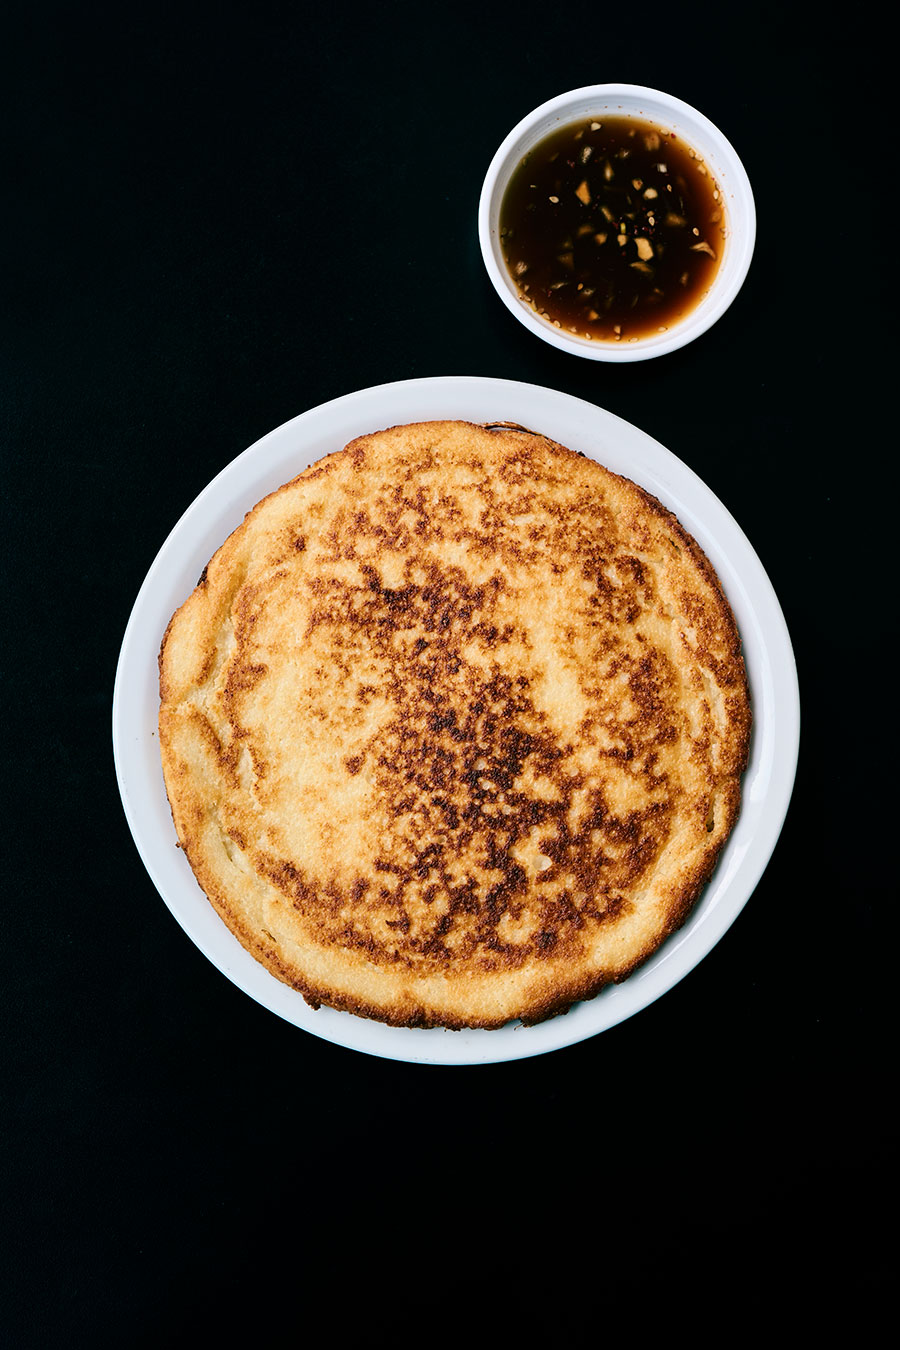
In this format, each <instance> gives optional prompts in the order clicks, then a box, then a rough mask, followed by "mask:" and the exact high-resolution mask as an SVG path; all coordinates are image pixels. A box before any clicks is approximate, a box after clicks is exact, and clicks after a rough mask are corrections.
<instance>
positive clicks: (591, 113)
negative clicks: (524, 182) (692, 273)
mask: <svg viewBox="0 0 900 1350" xmlns="http://www.w3.org/2000/svg"><path fill="white" fill-rule="evenodd" d="M604 116H606V117H636V118H640V119H643V120H645V121H649V122H654V123H656V124H657V125H658V126H660V127H665V128H666V129H667V130H669V131H673V132H675V134H676V135H678V136H679V137H680V138H682V139H683V140H684V141H686V142H687V144H688V145H690V146H692V147H693V149H694V150H696V151H697V153H698V154H699V155H700V156H701V158H702V159H703V160H704V161H705V163H706V164H707V165H708V166H709V169H710V171H711V172H712V174H713V176H714V177H715V179H716V182H717V184H718V186H719V188H720V190H721V193H722V197H723V200H724V205H725V250H724V253H723V256H722V259H721V261H720V263H719V268H718V271H717V272H716V276H715V280H714V282H713V284H712V286H711V287H710V289H709V291H708V292H707V294H706V295H705V296H704V297H703V298H702V299H701V300H700V302H699V303H698V304H697V305H696V306H695V307H694V309H693V310H691V311H690V312H689V313H688V314H686V315H685V316H684V317H683V318H682V319H680V320H679V321H678V322H677V323H675V324H674V325H671V326H670V327H669V328H668V329H667V330H666V331H665V332H664V333H655V334H652V335H650V336H648V337H643V338H639V339H637V340H634V341H628V342H610V341H604V340H599V339H594V338H584V337H577V336H576V335H575V334H574V333H566V332H564V331H563V330H561V329H559V328H556V327H554V325H553V324H552V323H550V322H549V321H548V320H547V319H544V318H542V317H541V316H540V315H539V314H538V313H537V312H536V311H535V310H534V309H533V308H532V307H531V306H530V305H527V304H526V303H525V302H524V301H523V300H521V299H520V298H519V292H518V287H517V285H516V283H515V281H514V280H513V278H512V277H511V276H510V274H509V271H508V270H507V266H506V263H505V261H504V259H503V251H502V249H501V246H500V227H499V217H500V205H501V202H502V201H503V196H504V193H505V192H506V188H507V185H508V183H509V180H510V177H511V175H512V173H513V172H514V170H515V169H516V168H517V167H518V165H519V164H520V162H521V160H522V158H523V157H524V156H525V155H526V154H527V153H528V152H529V151H530V150H532V149H533V148H534V146H535V145H537V144H538V143H539V142H540V141H542V140H543V139H544V137H545V136H548V135H550V133H551V132H553V131H555V130H556V128H557V127H563V126H567V125H568V124H569V123H573V122H580V121H583V120H585V119H586V118H588V117H596V118H602V117H604ZM478 235H479V239H480V242H481V253H482V257H483V258H484V264H485V267H486V268H487V271H488V276H489V277H490V279H491V281H492V282H493V285H494V288H495V290H496V291H497V294H498V295H499V296H500V299H501V300H502V301H503V303H504V304H505V305H506V307H507V309H508V310H509V311H510V312H511V313H512V314H514V315H515V317H516V318H517V319H518V320H519V322H520V323H523V324H524V325H525V327H526V328H529V329H530V330H531V331H532V333H536V334H537V336H538V337H540V338H543V340H544V341H545V342H549V343H551V345H552V346H554V347H559V348H561V350H562V351H565V352H570V353H572V354H573V355H574V356H584V357H587V359H588V360H591V361H646V360H648V359H649V358H650V357H652V356H662V355H663V354H664V353H666V352H671V351H675V350H676V348H678V347H683V346H684V345H685V343H688V342H692V341H693V340H694V338H697V337H699V336H700V334H701V333H705V332H706V330H707V329H708V328H710V327H711V326H712V324H714V323H715V322H716V320H717V319H718V318H720V317H721V315H722V314H724V312H725V310H726V309H727V308H728V306H729V305H730V304H731V302H732V300H734V298H735V296H736V295H737V293H738V291H739V290H740V288H741V286H742V285H743V283H744V278H745V277H746V275H747V271H748V269H749V267H750V260H751V258H752V256H753V246H754V243H755V240H756V207H755V204H754V200H753V192H752V189H751V187H750V180H749V179H748V177H747V174H746V171H745V169H744V166H743V164H742V163H741V161H740V159H739V158H738V156H737V153H736V151H735V150H734V148H733V146H732V145H731V144H730V142H729V141H728V140H726V138H725V136H723V134H722V132H721V131H719V129H718V127H716V126H714V125H713V123H712V122H710V120H709V119H708V118H707V117H704V115H703V114H702V113H700V112H697V110H696V109H695V108H692V107H690V106H689V105H688V104H687V103H683V102H682V101H681V100H680V99H677V98H673V97H672V95H671V94H663V93H660V92H659V91H658V90H656V89H645V88H644V87H643V86H641V85H636V84H595V85H588V86H586V87H585V88H583V89H574V90H572V91H571V92H570V93H568V94H560V95H559V96H558V97H557V98H553V99H550V100H549V102H547V103H542V104H541V106H540V107H539V108H535V110H534V111H533V112H531V113H529V114H528V116H527V117H524V118H523V119H522V121H521V122H519V123H518V125H517V126H515V127H513V129H512V131H511V132H510V133H509V135H508V136H507V137H506V139H505V140H504V141H503V143H502V145H501V146H500V148H499V149H498V151H497V153H496V154H495V155H494V158H493V159H492V160H491V164H490V167H489V169H488V171H487V175H486V176H485V180H484V185H483V187H482V190H481V199H480V201H479V206H478Z"/></svg>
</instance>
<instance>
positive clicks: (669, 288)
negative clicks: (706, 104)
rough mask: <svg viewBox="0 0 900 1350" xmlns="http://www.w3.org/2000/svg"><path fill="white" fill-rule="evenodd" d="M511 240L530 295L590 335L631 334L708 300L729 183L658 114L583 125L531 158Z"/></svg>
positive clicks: (514, 263)
mask: <svg viewBox="0 0 900 1350" xmlns="http://www.w3.org/2000/svg"><path fill="white" fill-rule="evenodd" d="M500 239H501V246H502V249H503V255H504V258H505V260H506V265H507V268H508V269H509V273H510V276H511V277H512V278H513V280H514V281H515V283H516V285H517V287H518V289H519V296H520V298H521V299H522V300H523V301H525V303H526V304H529V305H531V306H532V307H533V308H534V310H535V312H536V313H538V314H539V315H541V316H542V317H543V318H545V319H546V320H547V321H548V322H549V323H552V324H555V326H556V327H558V328H561V329H563V330H564V331H566V332H570V333H574V334H576V335H577V336H579V337H585V338H593V339H595V340H599V341H608V342H617V341H618V342H627V341H629V340H630V341H635V340H637V339H638V338H644V337H649V336H652V335H653V334H655V333H657V332H664V331H666V330H667V329H668V328H671V327H672V326H673V325H674V324H676V323H677V322H678V321H679V320H680V319H681V318H683V317H684V316H685V315H686V314H688V313H690V311H691V310H692V309H694V308H695V307H696V306H697V305H698V304H699V302H700V301H701V300H702V299H703V297H704V295H706V293H707V291H708V290H709V287H710V285H711V284H712V281H713V279H714V278H715V275H716V272H717V271H718V267H719V262H720V259H721V257H722V253H723V249H724V242H725V211H724V206H723V202H722V198H721V193H720V190H719V187H718V185H717V183H716V182H715V180H714V179H713V177H712V175H711V173H710V172H709V171H708V169H707V167H706V165H705V164H704V162H703V160H702V159H701V158H700V156H699V155H698V154H697V152H696V151H695V150H693V149H692V148H691V146H690V145H688V144H687V143H686V142H685V141H684V140H683V139H682V138H681V137H680V136H678V135H676V133H674V132H672V131H669V130H667V129H665V128H662V127H659V126H656V125H654V124H653V123H650V122H645V121H640V120H638V119H636V118H630V117H606V118H603V119H602V120H590V119H588V120H587V121H584V122H578V123H573V124H571V125H569V126H566V127H562V128H560V129H559V130H558V131H554V132H552V133H551V134H550V135H549V136H547V137H546V138H545V139H544V140H543V141H540V142H539V143H538V144H537V145H536V146H535V147H534V148H533V149H532V150H530V151H529V153H528V154H527V155H526V156H525V158H524V159H523V160H522V162H521V163H520V164H519V166H518V167H517V169H516V170H515V172H514V173H513V176H512V178H511V180H510V183H509V186H508V188H507V190H506V193H505V194H504V197H503V201H502V203H501V206H500Z"/></svg>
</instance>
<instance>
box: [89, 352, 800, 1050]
mask: <svg viewBox="0 0 900 1350" xmlns="http://www.w3.org/2000/svg"><path fill="white" fill-rule="evenodd" d="M442 418H462V419H466V420H469V421H473V422H517V423H519V424H521V425H522V426H525V427H527V428H529V430H532V431H537V432H542V433H543V434H545V435H547V436H550V437H552V438H553V439H554V440H557V441H559V442H561V443H562V444H563V445H568V446H569V447H571V448H574V449H578V450H582V451H584V452H585V453H586V454H589V455H593V456H594V457H595V458H596V459H598V460H600V461H601V462H602V463H604V464H606V465H607V466H608V467H609V468H611V469H613V470H615V471H616V472H618V473H621V474H624V475H625V476H627V477H628V478H631V479H633V480H634V481H635V482H637V483H640V484H641V485H642V486H643V487H645V488H646V489H647V490H648V491H649V492H652V493H653V494H654V496H657V497H659V498H660V500H661V501H662V502H663V503H664V504H665V505H666V506H668V507H669V508H670V509H671V510H672V511H674V512H675V514H676V516H677V517H678V518H679V520H680V521H681V523H682V524H683V525H684V526H685V528H686V529H687V530H688V531H689V532H690V533H691V534H693V535H694V537H695V538H696V539H697V540H698V542H699V543H700V544H701V545H702V547H703V548H704V549H705V550H706V553H707V554H708V556H709V558H710V559H711V561H712V563H713V565H714V566H715V568H716V570H717V571H718V573H719V577H720V579H721V581H722V585H723V586H724V589H725V592H726V594H727V596H728V598H729V600H730V602H731V605H732V608H733V610H734V612H735V615H736V617H737V621H738V624H739V626H740V630H741V634H742V637H743V643H744V655H745V659H746V663H747V671H748V675H749V680H750V688H751V695H752V699H753V709H754V719H755V720H754V731H753V741H752V747H751V757H750V764H749V767H748V770H747V773H746V776H745V780H744V800H743V807H742V810H741V814H740V817H739V819H738V822H737V825H736V827H735V829H734V831H733V833H732V835H731V838H730V839H729V841H728V843H727V845H726V847H725V849H724V850H723V853H722V856H721V858H720V860H719V864H718V866H717V868H716V871H715V873H714V875H713V877H712V879H711V880H710V883H709V885H708V886H707V888H706V890H705V892H704V894H703V896H702V898H701V900H700V902H699V903H698V905H697V906H696V908H695V910H694V911H693V913H692V915H691V917H690V919H689V921H688V922H687V924H685V926H684V927H683V928H682V929H681V930H680V931H679V932H678V933H676V934H675V935H674V936H673V937H672V938H670V939H669V941H668V942H666V943H665V944H664V946H663V947H662V948H661V949H660V951H659V952H658V953H657V954H656V955H655V956H654V957H653V958H652V959H651V960H650V961H648V962H647V963H646V965H644V966H642V967H641V968H640V969H639V970H638V971H636V972H635V974H633V975H632V976H631V977H630V978H629V979H628V980H626V981H625V982H624V983H623V984H621V985H616V986H614V987H611V988H609V989H605V990H604V991H603V992H602V993H600V994H599V995H598V996H597V997H596V998H595V999H592V1000H590V1001H589V1002H586V1003H580V1004H578V1005H576V1007H574V1008H573V1009H572V1010H571V1011H570V1012H569V1013H567V1014H566V1015H565V1016H563V1017H557V1018H554V1019H552V1020H551V1021H548V1022H543V1023H541V1024H540V1025H538V1026H535V1027H523V1026H521V1025H520V1024H518V1023H511V1024H510V1025H509V1026H507V1027H504V1028H502V1029H501V1030H499V1031H444V1030H430V1031H423V1030H411V1029H407V1028H398V1027H388V1026H383V1025H381V1024H380V1023H378V1022H371V1021H367V1020H366V1019H364V1018H359V1017H353V1016H351V1015H350V1014H349V1013H341V1012H335V1011H333V1010H332V1009H330V1008H320V1009H319V1010H318V1011H313V1010H312V1009H311V1008H309V1007H308V1006H307V1004H306V1003H305V1002H304V1001H303V999H302V997H301V996H300V994H298V993H296V992H295V991H293V990H291V989H289V988H288V987H287V986H286V985H283V984H281V982H280V981H278V980H276V979H275V978H274V977H273V976H271V975H269V974H268V972H267V971H266V970H265V969H264V968H263V967H262V966H261V965H259V963H258V962H257V961H255V960H254V959H253V957H252V956H250V955H248V953H247V952H245V951H244V949H243V947H241V946H240V944H239V943H238V942H237V941H236V939H235V938H233V937H232V935H231V933H230V932H229V931H228V929H227V928H226V927H225V925H224V924H223V923H222V921H221V920H220V919H219V917H218V915H217V914H216V913H215V911H214V910H213V908H212V906H211V905H210V904H209V902H208V901H207V899H206V897H205V896H204V895H203V893H202V892H201V890H200V888H199V887H198V885H197V882H196V881H195V879H194V875H193V873H192V872H191V869H190V867H189V866H188V863H187V861H186V860H185V858H184V855H183V854H182V852H181V850H180V849H178V848H176V844H175V832H174V829H173V826H172V817H171V814H170V812H169V805H168V800H167V798H166V793H165V788H164V786H163V779H162V771H161V768H160V760H159V752H158V744H157V730H156V722H157V709H158V700H159V691H158V684H157V678H158V672H157V654H158V652H159V645H160V641H161V639H162V636H163V633H164V631H165V628H166V625H167V623H168V621H169V619H170V618H171V616H172V614H173V612H174V611H175V609H176V608H177V607H178V606H179V605H180V604H181V603H182V601H183V600H185V599H186V597H187V596H188V595H189V594H190V592H191V590H192V589H193V587H194V586H195V584H196V582H197V580H198V578H199V576H200V574H201V572H202V571H203V568H204V567H205V566H206V564H207V562H208V561H209V559H210V558H211V556H212V554H213V553H214V552H215V550H216V549H217V548H218V547H219V545H220V544H221V543H222V542H223V541H224V540H225V538H226V537H227V536H228V534H230V532H231V531H232V530H233V529H234V528H235V526H237V525H238V524H239V523H240V522H241V520H242V519H243V517H244V514H245V512H246V511H248V510H249V509H250V508H251V507H252V506H254V505H255V504H256V503H257V502H258V501H259V500H260V498H261V497H263V496H265V494H266V493H267V492H270V491H271V490H272V489H274V488H277V487H279V486H280V485H281V484H282V483H285V482H287V481H288V480H289V479H291V478H293V477H294V475H295V474H297V473H299V472H300V470H301V469H303V468H304V467H305V466H306V465H307V464H310V463H312V462H313V461H314V460H316V459H319V458H320V457H321V456H322V455H324V454H326V453H328V452H330V451H333V450H337V449H340V448H341V447H342V446H343V445H345V444H346V442H347V441H349V440H352V438H353V437H354V436H358V435H361V434H364V433H366V432H370V431H377V430H379V429H381V428H384V427H387V426H392V425H397V424H400V423H404V422H414V421H433V420H437V419H442ZM799 731H800V708H799V695H798V688H797V674H796V667H795V663H794V657H793V652H792V648H791V642H790V637H789V635H788V632H787V628H786V625H785V622H784V617H783V615H782V612H781V607H780V605H779V603H778V600H777V597H776V595H775V593H774V591H773V589H772V586H771V583H770V582H769V579H768V577H767V576H766V573H765V571H764V570H763V567H762V564H761V563H760V561H759V559H758V558H757V556H756V554H755V553H754V551H753V549H752V547H751V546H750V543H749V542H748V540H747V538H746V537H745V535H744V534H743V532H742V531H741V529H740V527H739V526H738V524H737V523H736V522H735V520H734V519H733V517H732V516H731V515H730V514H729V512H728V511H727V510H726V509H725V507H724V506H723V505H722V503H721V502H720V501H719V500H718V498H717V497H715V496H714V495H713V493H712V492H711V491H710V490H709V488H707V487H706V486H705V485H704V483H702V482H701V480H700V479H699V478H698V477H697V475H696V474H695V473H694V472H693V471H692V470H691V469H689V468H688V467H687V466H686V465H685V464H682V463H681V461H680V460H678V459H676V457H675V456H674V455H673V454H671V453H670V452H669V451H668V450H666V449H665V448H664V447H663V446H661V445H660V444H659V443H658V442H657V441H654V440H652V439H651V437H649V436H647V435H645V434H644V432H642V431H639V430H638V429H637V428H636V427H633V426H631V425H630V424H629V423H627V422H624V421H622V419H621V418H619V417H615V416H613V415H612V414H611V413H608V412H604V411H603V410H602V409H600V408H596V407H594V405H593V404H590V403H587V402H584V401H582V400H581V399H576V398H572V397H570V396H569V395H568V394H562V393H558V392H556V391H555V390H550V389H541V388H538V387H536V386H534V385H528V384H519V383H516V382H513V381H508V380H493V379H481V378H477V377H468V376H449V377H444V378H438V379H422V380H408V381H402V382H398V383H395V384H385V385H379V386H377V387H375V388H373V389H364V390H361V391H359V392H358V393H353V394H348V395H347V396H346V397H344V398H338V399H335V400H333V401H332V402H330V403H325V404H323V405H322V406H321V407H318V408H313V409H311V410H310V411H309V412H305V413H301V415H300V416H299V417H295V418H293V419H292V420H291V421H290V422H286V423H285V424H284V426H281V427H278V428H277V429H276V430H275V431H272V432H270V433H269V434H268V435H267V436H264V437H263V438H262V440H259V441H257V442H256V444H255V445H251V446H250V448H249V449H248V450H245V451H244V452H243V454H241V455H239V456H238V457H237V459H235V460H234V461H233V462H232V463H231V464H229V465H228V466H227V468H225V469H223V470H222V472H221V473H220V474H219V475H218V476H217V477H216V478H214V479H213V481H212V482H211V483H210V484H209V486H208V487H206V488H205V489H204V491H203V492H201V493H200V495H199V497H197V499H196V501H194V503H193V504H192V505H191V506H190V507H189V508H188V510H187V511H186V512H185V514H184V515H183V516H182V518H181V519H180V520H179V522H178V524H177V525H176V526H175V528H174V529H173V531H172V533H171V534H170V535H169V537H168V539H167V540H166V542H165V543H164V544H163V546H162V548H161V549H160V551H159V553H158V555H157V557H156V559H155V561H154V563H153V565H152V567H151V568H150V571H149V572H148V574H147V577H146V579H145V581H144V584H143V586H142V587H141V589H140V592H139V593H138V597H137V600H136V601H135V605H134V609H133V610H132V613H131V617H130V619H129V622H128V626H127V628H126V630H125V636H124V639H123V642H122V650H121V653H120V656H119V665H118V670H117V673H116V685H115V693H114V697H113V748H114V752H115V763H116V773H117V775H118V780H119V790H120V792H121V796H122V804H123V806H124V809H125V815H126V818H127V820H128V824H129V826H130V828H131V832H132V834H133V836H134V840H135V843H136V845H137V848H138V851H139V852H140V855H141V857H142V859H143V861H144V864H145V866H146V868H147V871H148V872H149V874H150V876H151V878H152V880H153V882H154V884H155V886H156V887H157V889H158V890H159V892H160V894H161V895H162V897H163V899H164V900H165V902H166V904H167V905H168V906H169V909H170V910H171V911H172V913H173V914H174V916H175V918H176V919H177V920H178V922H179V923H180V924H181V926H182V928H184V930H185V932H186V933H187V934H188V936H189V937H190V938H191V939H192V941H193V942H194V943H196V945H197V946H198V947H199V948H200V950H201V951H202V952H203V953H204V954H205V955H206V956H207V957H208V958H209V959H210V961H212V962H213V964H214V965H215V966H217V967H218V969H219V970H220V971H222V973H223V974H225V975H226V976H227V977H228V979H230V980H231V981H233V983H234V984H236V985H237V986H238V987H239V988H240V989H243V990H244V992H245V993H247V994H249V995H250V996H251V997H252V998H254V999H256V1000H257V1001H258V1002H259V1003H261V1004H262V1005H263V1006H264V1007H266V1008H269V1009H270V1010H271V1011H272V1012H274V1013H277V1014H278V1015H279V1016H280V1017H283V1018H285V1019H286V1021H288V1022H292V1023H293V1024H294V1025H295V1026H298V1027H302V1028H303V1029H304V1030H305V1031H310V1032H312V1033H313V1034H314V1035H316V1036H321V1037H323V1038H324V1039H325V1040H329V1041H333V1042H335V1043H336V1044H338V1045H343V1046H347V1047H349V1048H352V1049H355V1050H360V1051H364V1052H366V1053H368V1054H373V1055H380V1056H383V1057H385V1058H389V1059H397V1060H407V1061H414V1062H418V1063H422V1064H483V1063H497V1062H500V1061H503V1060H509V1059H520V1058H525V1057H527V1056H530V1055H538V1054H543V1053H545V1052H546V1051H549V1050H555V1049H558V1048H560V1047H562V1046H566V1045H571V1044H573V1043H575V1042H576V1041H581V1040H584V1039H585V1038H586V1037H588V1036H594V1035H596V1034H597V1033H598V1032H600V1031H604V1030H606V1029H607V1028H609V1027H612V1026H614V1025H615V1024H616V1023H618V1022H621V1021H623V1020H624V1019H625V1018H627V1017H630V1016H632V1014H634V1013H636V1012H638V1011H639V1010H640V1009H642V1008H645V1007H646V1006H647V1005H648V1004H649V1003H652V1002H653V1001H654V1000H655V999H657V998H659V996H660V995H661V994H663V993H665V992H666V991H667V990H669V989H671V988H672V986H673V985H674V984H676V983H677V982H678V981H679V980H680V979H682V977H683V976H684V975H686V974H687V973H688V972H689V971H690V970H691V969H692V968H693V967H694V966H695V965H696V964H697V962H698V961H700V960H701V959H702V957H704V956H705V955H706V954H707V953H708V952H709V951H710V950H711V949H712V948H713V947H714V946H715V944H716V942H718V940H719V938H721V936H722V935H723V933H725V932H726V930H727V929H728V928H729V927H730V925H731V924H732V923H733V921H734V920H735V918H736V917H737V915H738V914H739V913H740V911H741V909H742V908H743V906H744V905H745V903H746V902H747V900H748V899H749V897H750V895H751V894H752V893H753V890H754V887H755V886H756V884H757V882H758V881H759V878H760V877H761V875H762V873H763V871H764V869H765V867H766V864H767V863H768V861H769V858H770V856H771V853H772V850H773V848H774V847H775V843H776V841H777V839H778V836H779V834H780V832H781V827H782V824H783V822H784V818H785V814H786V812H787V808H788V803H789V800H790V795H791V791H792V788H793V783H794V774H795V770H796V763H797V752H798V744H799Z"/></svg>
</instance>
